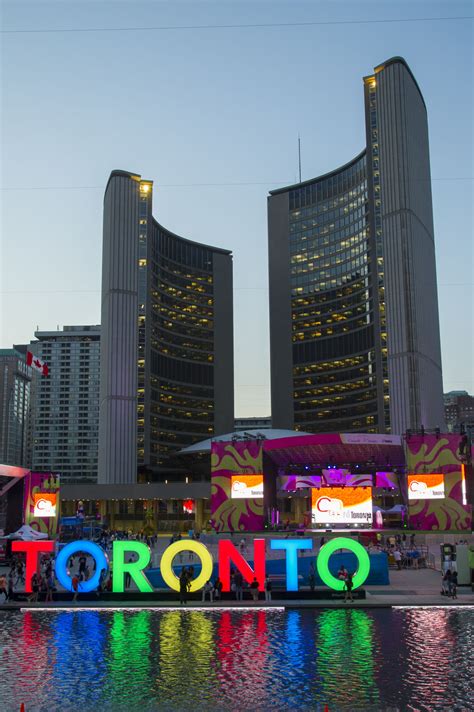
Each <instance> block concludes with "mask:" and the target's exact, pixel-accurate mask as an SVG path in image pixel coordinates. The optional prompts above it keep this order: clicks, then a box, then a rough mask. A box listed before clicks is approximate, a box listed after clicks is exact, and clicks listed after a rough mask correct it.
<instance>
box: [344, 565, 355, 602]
mask: <svg viewBox="0 0 474 712" xmlns="http://www.w3.org/2000/svg"><path fill="white" fill-rule="evenodd" d="M353 575H354V574H350V573H349V572H348V573H347V576H346V581H345V584H344V589H345V592H346V594H345V596H344V601H353V600H354V599H353V598H352V587H353V585H354V584H353V583H352V577H353Z"/></svg>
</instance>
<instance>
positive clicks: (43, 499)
mask: <svg viewBox="0 0 474 712" xmlns="http://www.w3.org/2000/svg"><path fill="white" fill-rule="evenodd" d="M33 516H34V517H55V516H56V494H55V493H51V492H39V493H38V492H36V493H35V494H34V495H33Z"/></svg>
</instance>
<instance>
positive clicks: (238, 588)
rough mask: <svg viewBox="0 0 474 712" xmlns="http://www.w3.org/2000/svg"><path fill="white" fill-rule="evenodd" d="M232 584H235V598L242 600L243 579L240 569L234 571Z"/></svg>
mask: <svg viewBox="0 0 474 712" xmlns="http://www.w3.org/2000/svg"><path fill="white" fill-rule="evenodd" d="M234 584H235V599H236V600H237V601H242V600H243V590H242V587H243V585H244V579H243V576H242V574H241V573H240V571H236V572H235V576H234Z"/></svg>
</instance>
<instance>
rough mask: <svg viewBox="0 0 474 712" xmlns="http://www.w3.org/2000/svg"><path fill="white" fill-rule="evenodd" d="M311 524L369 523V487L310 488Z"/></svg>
mask: <svg viewBox="0 0 474 712" xmlns="http://www.w3.org/2000/svg"><path fill="white" fill-rule="evenodd" d="M311 518H312V521H313V524H371V523H372V488H371V487H323V488H322V489H319V490H318V489H313V490H311Z"/></svg>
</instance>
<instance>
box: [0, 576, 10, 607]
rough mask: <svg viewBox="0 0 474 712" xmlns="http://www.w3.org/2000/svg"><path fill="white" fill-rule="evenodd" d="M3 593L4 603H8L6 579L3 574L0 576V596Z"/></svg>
mask: <svg viewBox="0 0 474 712" xmlns="http://www.w3.org/2000/svg"><path fill="white" fill-rule="evenodd" d="M1 593H3V595H4V596H5V601H4V602H5V603H6V602H7V601H8V598H9V596H8V590H7V579H6V576H4V575H3V574H2V575H1V576H0V594H1Z"/></svg>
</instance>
